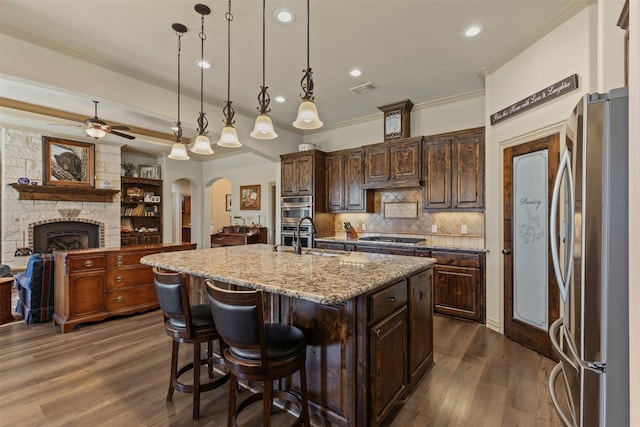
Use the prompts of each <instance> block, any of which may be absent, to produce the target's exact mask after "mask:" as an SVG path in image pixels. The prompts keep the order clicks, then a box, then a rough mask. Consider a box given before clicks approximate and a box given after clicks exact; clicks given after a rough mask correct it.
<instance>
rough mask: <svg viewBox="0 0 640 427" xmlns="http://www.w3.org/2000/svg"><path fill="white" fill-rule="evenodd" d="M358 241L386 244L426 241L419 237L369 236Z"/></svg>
mask: <svg viewBox="0 0 640 427" xmlns="http://www.w3.org/2000/svg"><path fill="white" fill-rule="evenodd" d="M358 240H361V241H364V242H385V243H420V242H424V239H421V238H419V237H390V236H368V237H360V238H359V239H358Z"/></svg>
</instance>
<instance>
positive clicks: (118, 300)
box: [116, 296, 124, 302]
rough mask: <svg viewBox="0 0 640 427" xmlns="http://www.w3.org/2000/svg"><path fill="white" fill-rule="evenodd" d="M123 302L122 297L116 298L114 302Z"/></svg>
mask: <svg viewBox="0 0 640 427" xmlns="http://www.w3.org/2000/svg"><path fill="white" fill-rule="evenodd" d="M122 301H124V297H121V296H118V297H116V302H122Z"/></svg>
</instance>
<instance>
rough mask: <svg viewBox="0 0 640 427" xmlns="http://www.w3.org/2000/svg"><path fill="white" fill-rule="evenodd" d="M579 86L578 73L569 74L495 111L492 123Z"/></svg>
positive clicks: (522, 111)
mask: <svg viewBox="0 0 640 427" xmlns="http://www.w3.org/2000/svg"><path fill="white" fill-rule="evenodd" d="M577 88H578V75H577V74H574V75H572V76H569V77H567V78H565V79H563V80H560V81H559V82H557V83H554V84H552V85H551V86H549V87H547V88H545V89H542V90H539V91H537V92H536V93H534V94H533V95H530V96H528V97H526V98H524V99H521V100H520V101H518V102H516V103H515V104H511V105H509V106H508V107H506V108H503V109H502V110H500V111H498V112H496V113H493V114H492V115H491V124H492V125H494V124H496V123H498V122H501V121H502V120H505V119H508V118H511V117H513V116H515V115H518V114H520V113H524V112H525V111H527V110H530V109H531V108H533V107H537V106H538V105H542V104H544V103H545V102H548V101H551V100H552V99H555V98H557V97H559V96H561V95H564V94H565V93H568V92H571V91H572V90H575V89H577Z"/></svg>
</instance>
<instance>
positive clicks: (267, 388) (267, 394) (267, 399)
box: [262, 380, 273, 427]
mask: <svg viewBox="0 0 640 427" xmlns="http://www.w3.org/2000/svg"><path fill="white" fill-rule="evenodd" d="M262 388H263V393H262V404H263V409H262V412H263V416H264V418H263V420H264V422H263V423H262V425H263V426H264V427H271V404H272V397H271V389H272V388H273V382H272V381H269V380H267V381H265V382H264V383H263V386H262Z"/></svg>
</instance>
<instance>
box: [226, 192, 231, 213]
mask: <svg viewBox="0 0 640 427" xmlns="http://www.w3.org/2000/svg"><path fill="white" fill-rule="evenodd" d="M226 198H227V205H226V209H227V212H231V194H227V195H226Z"/></svg>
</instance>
